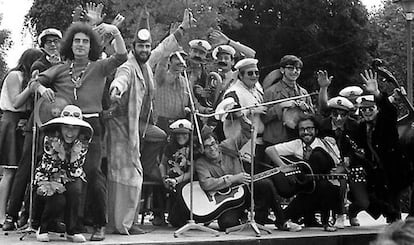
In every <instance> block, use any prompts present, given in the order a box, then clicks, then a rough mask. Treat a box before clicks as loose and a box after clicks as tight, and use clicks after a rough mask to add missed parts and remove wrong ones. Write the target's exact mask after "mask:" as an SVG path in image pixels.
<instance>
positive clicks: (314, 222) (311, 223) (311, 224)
mask: <svg viewBox="0 0 414 245" xmlns="http://www.w3.org/2000/svg"><path fill="white" fill-rule="evenodd" d="M304 225H305V227H323V225H322V224H321V223H319V221H317V220H316V219H315V218H314V219H313V220H312V221H304Z"/></svg>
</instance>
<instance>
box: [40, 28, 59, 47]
mask: <svg viewBox="0 0 414 245" xmlns="http://www.w3.org/2000/svg"><path fill="white" fill-rule="evenodd" d="M46 36H56V37H58V38H60V39H62V32H61V31H59V30H58V29H55V28H48V29H45V30H43V31H42V32H41V33H40V35H39V37H38V38H37V42H38V44H39V45H40V46H43V45H42V44H43V43H42V39H43V38H44V37H46Z"/></svg>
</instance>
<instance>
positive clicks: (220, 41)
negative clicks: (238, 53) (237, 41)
mask: <svg viewBox="0 0 414 245" xmlns="http://www.w3.org/2000/svg"><path fill="white" fill-rule="evenodd" d="M208 39H209V41H210V42H211V43H212V44H213V45H214V46H219V45H224V44H227V43H228V42H229V41H230V38H228V37H227V36H226V35H225V34H224V33H222V32H221V31H219V30H213V31H212V32H211V33H210V34H209V35H208Z"/></svg>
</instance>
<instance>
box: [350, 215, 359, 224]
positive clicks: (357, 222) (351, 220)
mask: <svg viewBox="0 0 414 245" xmlns="http://www.w3.org/2000/svg"><path fill="white" fill-rule="evenodd" d="M349 224H351V226H360V225H361V224H360V223H359V220H358V218H357V217H354V218H350V219H349Z"/></svg>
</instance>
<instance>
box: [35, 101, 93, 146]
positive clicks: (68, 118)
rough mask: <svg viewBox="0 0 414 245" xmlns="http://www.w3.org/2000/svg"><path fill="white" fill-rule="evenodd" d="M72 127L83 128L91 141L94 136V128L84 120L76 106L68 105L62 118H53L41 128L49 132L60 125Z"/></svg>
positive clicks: (63, 111) (61, 114) (61, 115)
mask: <svg viewBox="0 0 414 245" xmlns="http://www.w3.org/2000/svg"><path fill="white" fill-rule="evenodd" d="M62 124H64V125H72V126H79V127H81V129H82V131H83V132H84V133H86V134H87V135H86V136H87V137H88V138H89V139H90V138H92V135H93V128H92V126H91V125H90V124H89V123H88V122H85V121H84V120H82V111H81V109H80V108H79V107H77V106H75V105H67V106H65V108H63V110H62V112H61V113H60V117H57V118H53V119H51V120H49V121H48V122H46V123H44V124H43V125H42V126H41V128H42V129H43V130H48V129H50V128H53V127H54V126H58V125H62Z"/></svg>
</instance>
